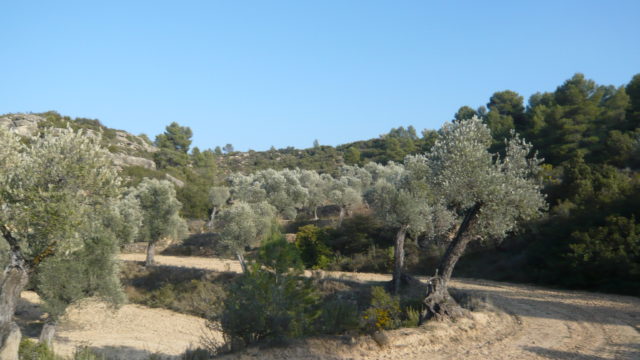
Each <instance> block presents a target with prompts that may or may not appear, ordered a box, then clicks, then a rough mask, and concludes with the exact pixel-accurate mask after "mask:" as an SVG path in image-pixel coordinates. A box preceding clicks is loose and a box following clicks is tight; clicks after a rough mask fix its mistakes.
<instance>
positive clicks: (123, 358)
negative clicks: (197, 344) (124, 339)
mask: <svg viewBox="0 0 640 360" xmlns="http://www.w3.org/2000/svg"><path fill="white" fill-rule="evenodd" d="M89 348H90V349H91V350H92V351H94V352H95V353H97V354H99V355H103V356H105V357H106V358H107V359H109V360H147V359H154V360H176V359H180V358H181V356H180V355H168V354H164V353H161V352H154V351H150V350H141V349H136V348H132V347H129V346H90V347H89Z"/></svg>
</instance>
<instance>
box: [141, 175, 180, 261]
mask: <svg viewBox="0 0 640 360" xmlns="http://www.w3.org/2000/svg"><path fill="white" fill-rule="evenodd" d="M132 194H133V196H135V197H136V199H138V201H139V203H140V210H141V212H142V227H141V228H140V233H139V236H138V238H139V240H141V241H145V242H147V243H148V245H147V259H146V265H147V266H151V265H154V263H155V261H154V255H155V248H156V245H157V243H158V241H160V239H162V238H167V237H168V238H173V239H178V238H181V237H183V236H184V235H185V234H186V232H187V224H186V222H185V221H184V219H182V218H181V217H180V214H179V212H180V208H181V207H182V204H180V201H178V200H177V199H176V190H175V188H174V186H173V184H172V183H170V182H169V181H167V180H158V179H148V178H146V179H144V180H143V181H142V182H141V183H140V184H139V185H138V186H137V187H136V188H135V189H134V190H133V192H132Z"/></svg>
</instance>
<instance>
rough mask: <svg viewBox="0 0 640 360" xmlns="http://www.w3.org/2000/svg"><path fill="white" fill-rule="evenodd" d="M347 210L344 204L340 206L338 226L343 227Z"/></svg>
mask: <svg viewBox="0 0 640 360" xmlns="http://www.w3.org/2000/svg"><path fill="white" fill-rule="evenodd" d="M346 212H347V210H346V209H345V208H344V206H341V207H340V215H339V216H338V224H337V226H336V227H338V228H339V227H341V226H342V221H344V216H345V214H346Z"/></svg>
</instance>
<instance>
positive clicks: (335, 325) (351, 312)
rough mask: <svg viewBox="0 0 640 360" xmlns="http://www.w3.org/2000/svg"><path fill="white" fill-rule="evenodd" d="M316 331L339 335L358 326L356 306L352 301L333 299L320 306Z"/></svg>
mask: <svg viewBox="0 0 640 360" xmlns="http://www.w3.org/2000/svg"><path fill="white" fill-rule="evenodd" d="M318 320H319V321H318V327H317V330H318V331H319V332H320V333H324V334H340V333H344V332H346V331H349V330H357V329H358V328H359V326H360V322H359V318H358V305H357V304H356V303H355V302H352V301H346V300H342V299H333V300H329V301H326V302H324V303H323V304H322V313H321V315H320V318H319V319H318Z"/></svg>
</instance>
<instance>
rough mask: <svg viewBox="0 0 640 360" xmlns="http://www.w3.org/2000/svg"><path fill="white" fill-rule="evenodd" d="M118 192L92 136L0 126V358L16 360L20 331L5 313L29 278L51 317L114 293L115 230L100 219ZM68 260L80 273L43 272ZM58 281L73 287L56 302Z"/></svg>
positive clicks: (115, 295) (12, 308)
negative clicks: (27, 132)
mask: <svg viewBox="0 0 640 360" xmlns="http://www.w3.org/2000/svg"><path fill="white" fill-rule="evenodd" d="M121 192H122V187H121V179H120V178H119V176H118V174H117V168H116V167H115V166H114V165H113V163H112V160H111V157H110V155H109V153H108V151H107V150H105V149H103V148H101V146H100V139H99V137H96V136H88V135H87V134H84V133H81V132H78V133H73V131H71V130H70V129H61V130H60V129H57V130H56V131H53V130H48V131H45V132H44V134H43V136H42V137H40V138H31V139H24V140H20V139H18V138H17V137H16V136H15V135H13V134H11V133H8V132H7V131H5V130H3V129H0V208H1V209H2V211H1V212H0V234H1V236H0V237H1V239H0V242H2V243H4V244H3V247H4V249H5V250H7V256H5V257H4V259H2V261H3V262H4V263H3V264H2V265H3V266H4V269H3V271H2V274H1V275H0V358H2V359H10V360H13V359H17V343H19V340H20V337H21V336H20V330H19V328H18V326H17V325H16V324H15V323H14V322H13V315H14V312H15V308H16V303H17V301H18V299H19V296H20V292H21V291H22V289H23V287H24V286H25V285H26V283H27V282H28V281H29V279H30V278H31V279H33V280H35V281H36V291H37V292H38V293H39V294H40V295H41V296H42V297H43V300H45V306H46V307H47V308H48V309H50V310H53V309H55V310H56V311H54V313H53V314H52V319H55V316H56V312H60V311H63V309H64V307H65V306H66V305H67V304H68V303H69V302H70V301H75V300H77V299H79V298H82V297H86V296H93V295H103V296H105V297H112V298H118V297H119V296H120V295H121V293H120V286H119V283H118V278H117V276H116V274H117V271H116V269H117V268H116V263H115V260H114V258H115V254H116V253H117V249H118V246H117V239H116V235H115V234H116V233H117V232H118V230H117V229H116V228H114V227H113V226H111V225H110V222H109V221H107V220H106V218H107V217H108V214H110V213H111V212H112V211H113V207H114V203H115V202H116V201H117V199H118V198H119V196H120V195H121ZM120 230H122V229H120ZM94 245H95V246H97V247H99V248H100V249H102V250H104V251H94V250H95V247H94ZM72 262H73V264H74V265H77V267H78V268H79V269H82V271H79V272H75V271H74V272H70V273H69V272H68V273H67V275H68V276H67V277H66V278H62V279H60V278H57V277H51V276H47V273H48V271H51V274H54V273H57V274H61V273H62V272H59V271H54V270H52V269H53V268H54V266H53V264H56V263H57V264H60V263H67V264H69V265H70V264H71V263H72ZM87 270H91V272H90V273H88V272H87ZM61 283H64V284H65V285H67V286H69V287H76V288H77V289H79V290H78V291H76V292H75V295H74V296H73V297H71V298H67V299H66V300H65V302H64V303H62V304H56V299H60V298H61V297H62V291H61V289H59V287H57V284H61ZM52 329H53V324H49V326H45V329H44V330H43V331H45V332H47V333H49V334H50V335H52V334H53V331H52ZM44 337H45V340H46V338H47V336H44Z"/></svg>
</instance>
